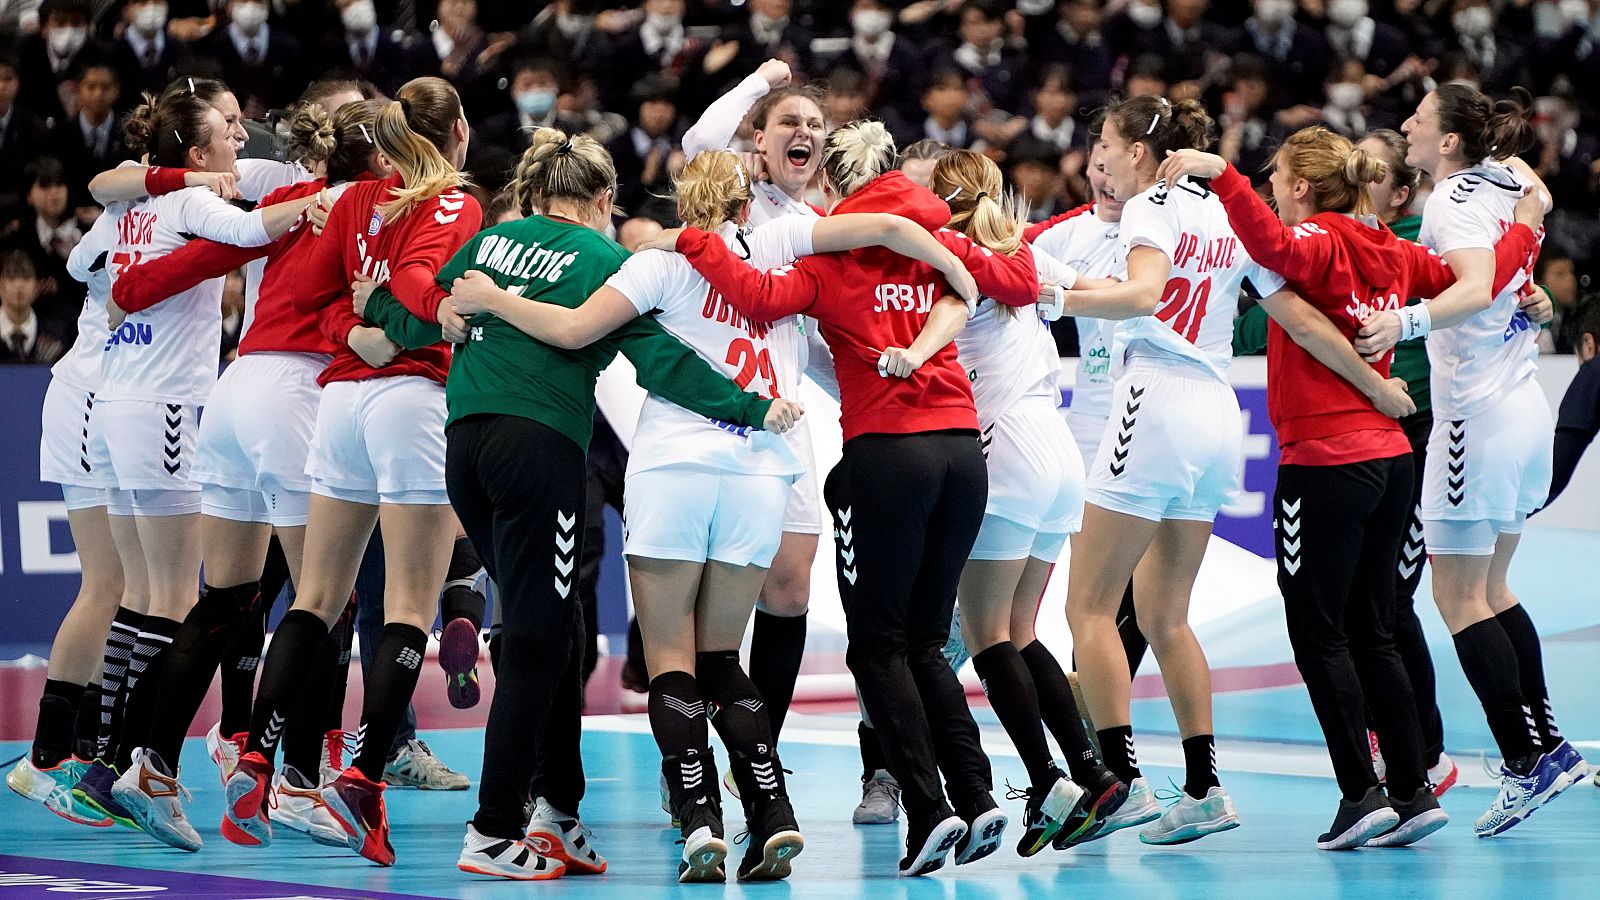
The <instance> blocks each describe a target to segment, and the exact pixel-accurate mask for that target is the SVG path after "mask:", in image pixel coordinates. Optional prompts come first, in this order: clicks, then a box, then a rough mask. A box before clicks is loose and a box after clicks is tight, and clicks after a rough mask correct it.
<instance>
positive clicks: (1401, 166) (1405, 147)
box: [1356, 128, 1422, 213]
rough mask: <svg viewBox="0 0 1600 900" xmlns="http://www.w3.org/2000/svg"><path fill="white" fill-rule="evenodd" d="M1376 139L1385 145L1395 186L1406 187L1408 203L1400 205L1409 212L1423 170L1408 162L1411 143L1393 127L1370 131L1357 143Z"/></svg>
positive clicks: (1384, 150) (1386, 157)
mask: <svg viewBox="0 0 1600 900" xmlns="http://www.w3.org/2000/svg"><path fill="white" fill-rule="evenodd" d="M1366 140H1374V141H1377V142H1378V143H1380V144H1382V145H1383V155H1384V158H1383V161H1384V162H1385V163H1387V164H1388V165H1389V171H1390V172H1391V173H1393V174H1394V186H1395V188H1396V189H1397V190H1398V189H1399V188H1406V189H1407V190H1408V191H1409V193H1407V194H1406V205H1405V206H1402V207H1400V209H1399V212H1402V213H1404V212H1409V211H1410V210H1411V201H1412V199H1413V198H1415V197H1416V195H1417V185H1419V184H1421V183H1422V170H1421V169H1419V168H1417V167H1416V166H1413V165H1411V164H1410V163H1408V162H1406V154H1408V153H1410V152H1411V143H1410V142H1409V141H1407V140H1406V136H1405V135H1403V134H1401V133H1400V132H1398V131H1395V130H1394V129H1392V128H1379V129H1378V130H1377V131H1369V132H1367V133H1366V134H1365V135H1363V136H1362V137H1361V140H1359V141H1357V142H1356V143H1358V144H1359V143H1361V142H1362V141H1366Z"/></svg>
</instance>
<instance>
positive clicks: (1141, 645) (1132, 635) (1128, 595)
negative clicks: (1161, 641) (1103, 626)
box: [1117, 581, 1150, 675]
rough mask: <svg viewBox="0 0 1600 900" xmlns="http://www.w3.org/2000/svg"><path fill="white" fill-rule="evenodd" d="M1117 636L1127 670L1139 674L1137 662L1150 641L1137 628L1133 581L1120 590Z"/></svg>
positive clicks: (1138, 662)
mask: <svg viewBox="0 0 1600 900" xmlns="http://www.w3.org/2000/svg"><path fill="white" fill-rule="evenodd" d="M1117 637H1119V638H1121V639H1122V653H1123V655H1124V656H1126V657H1127V658H1128V672H1129V673H1130V674H1132V675H1137V674H1139V664H1140V663H1142V662H1144V654H1145V651H1146V650H1149V649H1150V642H1149V641H1147V640H1145V639H1144V632H1142V631H1140V630H1139V613H1138V610H1136V609H1135V608H1134V605H1133V582H1132V581H1130V582H1128V587H1127V589H1126V590H1124V591H1123V592H1122V605H1121V606H1119V607H1117Z"/></svg>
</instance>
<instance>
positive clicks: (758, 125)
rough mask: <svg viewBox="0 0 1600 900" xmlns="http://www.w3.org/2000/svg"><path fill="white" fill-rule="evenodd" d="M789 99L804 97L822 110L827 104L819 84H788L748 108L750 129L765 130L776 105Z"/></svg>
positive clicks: (823, 89) (826, 98)
mask: <svg viewBox="0 0 1600 900" xmlns="http://www.w3.org/2000/svg"><path fill="white" fill-rule="evenodd" d="M790 97H804V98H805V99H807V100H810V101H811V102H812V103H815V104H816V105H817V109H818V110H819V111H820V110H822V109H823V108H824V107H823V104H824V103H827V102H828V90H827V88H826V87H825V86H823V85H820V84H813V83H806V84H788V85H785V86H783V87H781V88H778V89H777V90H775V91H769V92H768V93H767V95H766V96H764V97H762V98H761V99H760V100H757V101H756V105H755V106H753V107H751V108H750V127H751V128H754V129H755V130H756V131H766V130H767V120H768V119H770V118H772V111H773V110H774V109H777V108H778V104H779V103H782V102H783V101H785V100H787V99H789V98H790Z"/></svg>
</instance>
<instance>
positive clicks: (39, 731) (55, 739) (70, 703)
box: [30, 678, 83, 769]
mask: <svg viewBox="0 0 1600 900" xmlns="http://www.w3.org/2000/svg"><path fill="white" fill-rule="evenodd" d="M82 702H83V685H81V684H73V683H72V682H70V681H57V680H56V679H54V678H48V679H45V683H44V695H43V696H41V697H40V698H39V721H38V723H37V724H36V725H34V728H33V750H32V753H31V754H30V755H31V757H32V759H33V764H34V766H35V767H36V768H40V769H51V768H54V767H56V766H58V765H60V764H61V761H62V760H64V759H66V758H67V757H68V756H70V755H72V728H73V725H74V723H75V720H76V719H77V717H78V705H79V704H80V703H82Z"/></svg>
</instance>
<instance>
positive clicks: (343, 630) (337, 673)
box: [317, 593, 356, 736]
mask: <svg viewBox="0 0 1600 900" xmlns="http://www.w3.org/2000/svg"><path fill="white" fill-rule="evenodd" d="M328 637H329V639H330V640H332V641H333V643H334V646H336V647H337V648H338V650H339V654H338V656H336V657H334V666H333V676H332V678H331V679H329V681H328V690H327V692H326V693H325V694H324V695H323V704H322V717H321V721H320V724H319V725H318V726H317V730H318V731H320V732H322V734H323V735H324V736H326V735H327V733H328V732H330V731H343V730H344V699H345V694H347V693H348V692H349V690H350V649H351V647H353V646H354V645H355V639H356V595H355V594H354V593H351V594H350V601H349V602H348V603H346V604H345V607H344V613H343V614H342V615H340V616H339V619H338V621H336V622H334V623H333V630H331V631H329V632H328Z"/></svg>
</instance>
